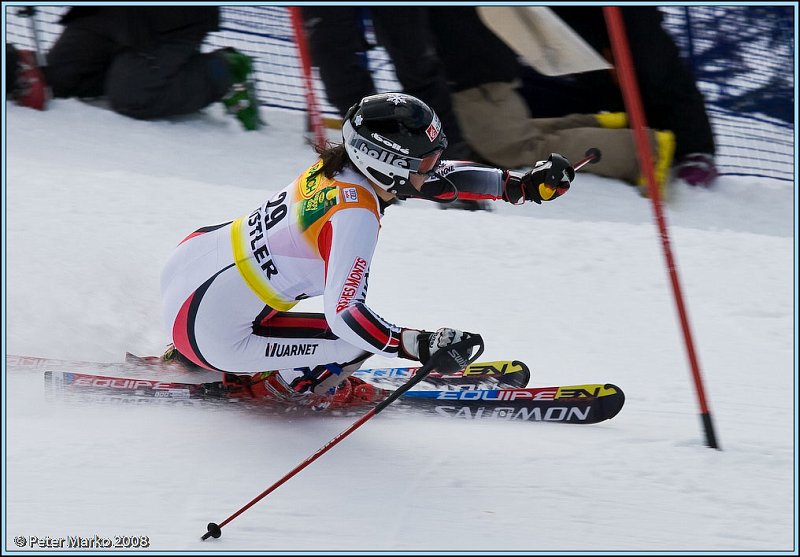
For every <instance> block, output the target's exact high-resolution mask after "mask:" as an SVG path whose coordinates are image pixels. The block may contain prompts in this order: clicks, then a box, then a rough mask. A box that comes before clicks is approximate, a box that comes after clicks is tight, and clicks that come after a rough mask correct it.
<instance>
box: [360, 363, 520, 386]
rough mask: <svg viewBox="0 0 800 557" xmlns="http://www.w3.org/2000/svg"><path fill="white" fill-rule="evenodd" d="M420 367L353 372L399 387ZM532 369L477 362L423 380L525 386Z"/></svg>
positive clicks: (447, 383) (379, 382) (452, 384)
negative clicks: (459, 369) (460, 369)
mask: <svg viewBox="0 0 800 557" xmlns="http://www.w3.org/2000/svg"><path fill="white" fill-rule="evenodd" d="M419 369H420V368H419V367H390V368H381V367H379V368H370V369H360V370H358V371H356V372H355V373H354V374H353V375H354V376H355V377H360V378H361V379H363V380H364V381H368V382H370V383H372V384H373V385H377V386H379V387H388V388H397V387H399V386H400V385H402V384H403V383H405V382H406V381H408V380H409V379H411V378H412V377H413V376H414V375H415V374H416V373H417V371H419ZM530 378H531V372H530V369H529V368H528V366H527V365H525V364H524V363H522V362H520V361H519V360H499V361H494V362H476V363H474V364H471V365H469V366H467V368H466V369H464V370H462V371H460V372H458V373H453V374H447V375H442V374H441V373H439V372H437V371H432V372H431V373H429V374H428V376H427V377H426V378H425V379H424V380H423V381H422V382H421V384H423V385H424V384H428V385H432V386H434V387H447V388H464V387H474V388H500V387H503V388H522V387H526V386H527V385H528V382H529V381H530Z"/></svg>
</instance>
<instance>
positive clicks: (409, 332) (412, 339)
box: [399, 327, 471, 373]
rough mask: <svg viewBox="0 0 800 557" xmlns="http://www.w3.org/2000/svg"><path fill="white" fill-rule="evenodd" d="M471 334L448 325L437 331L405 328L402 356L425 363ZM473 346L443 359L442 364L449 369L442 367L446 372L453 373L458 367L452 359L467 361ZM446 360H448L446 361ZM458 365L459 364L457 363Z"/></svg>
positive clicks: (401, 345) (401, 349) (401, 336)
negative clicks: (454, 365)
mask: <svg viewBox="0 0 800 557" xmlns="http://www.w3.org/2000/svg"><path fill="white" fill-rule="evenodd" d="M468 337H469V335H468V334H467V333H464V332H463V331H459V330H458V329H450V328H447V327H444V328H441V329H439V330H437V331H436V332H435V333H429V332H427V331H417V330H416V329H403V330H402V332H401V333H400V350H399V352H400V357H401V358H406V359H409V360H418V361H419V362H421V363H422V364H423V365H424V364H426V363H428V361H429V360H430V359H431V358H432V357H433V356H434V354H436V353H437V352H438V351H439V350H442V349H446V348H447V347H448V346H450V345H452V344H455V343H457V342H459V341H462V340H464V339H466V338H468ZM470 352H471V348H470V349H467V350H463V353H462V352H459V353H458V354H455V355H451V356H452V357H450V358H446V359H443V360H442V362H441V363H442V365H443V366H445V367H447V368H448V369H440V370H439V371H441V372H444V373H452V372H455V371H458V369H452V367H453V365H452V362H451V361H455V362H458V361H463V362H466V361H468V360H469V358H470ZM445 360H448V361H447V362H445ZM456 366H457V364H456Z"/></svg>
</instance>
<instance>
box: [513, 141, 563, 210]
mask: <svg viewBox="0 0 800 557" xmlns="http://www.w3.org/2000/svg"><path fill="white" fill-rule="evenodd" d="M504 178H505V180H504V185H503V199H505V200H506V201H508V202H509V203H515V204H516V203H519V201H520V200H521V199H523V198H524V199H526V200H528V201H533V202H534V203H539V204H541V203H542V201H550V200H551V199H555V198H556V197H559V196H561V195H564V194H565V193H567V190H569V186H570V184H571V183H572V180H574V179H575V169H574V168H572V165H571V164H570V163H569V161H568V160H567V159H566V158H565V157H563V156H562V155H559V154H558V153H552V154H551V155H550V156H549V157H548V158H547V160H546V161H539V162H537V163H536V164H535V165H534V166H533V168H532V169H531V170H529V171H528V172H526V173H525V174H523V175H522V176H519V175H517V174H514V173H512V172H511V171H509V170H506V171H505V176H504Z"/></svg>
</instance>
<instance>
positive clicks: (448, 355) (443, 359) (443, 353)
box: [201, 334, 484, 540]
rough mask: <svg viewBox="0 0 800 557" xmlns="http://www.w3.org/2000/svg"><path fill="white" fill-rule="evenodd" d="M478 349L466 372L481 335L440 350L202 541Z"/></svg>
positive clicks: (215, 526) (480, 348)
mask: <svg viewBox="0 0 800 557" xmlns="http://www.w3.org/2000/svg"><path fill="white" fill-rule="evenodd" d="M475 346H477V347H478V350H477V352H476V353H475V354H474V355H473V356H472V357H471V358H469V361H467V362H466V363H463V362H459V363H458V364H457V365H456V366H455V367H457V368H459V369H464V368H465V367H467V366H468V365H469V364H471V363H472V362H474V361H475V360H477V359H478V358H479V357H480V355H481V354H483V348H484V346H483V339H482V338H481V336H480V335H473V334H470V336H468V337H467V338H466V339H464V340H461V341H459V342H456V343H453V344H452V345H450V346H449V347H448V348H447V349H443V350H440V351H438V352H436V353H435V354H434V355H433V357H432V358H431V359H430V360H429V361H428V363H426V364H425V365H424V366H422V367H421V368H420V369H419V370H418V371H417V373H415V374H414V376H413V377H412V378H411V379H409V380H408V381H407V382H406V383H405V384H404V385H403V386H402V387H400V388H399V389H397V390H395V391H392V394H390V395H389V396H388V397H386V398H385V399H384V400H383V401H381V403H380V404H378V405H377V406H375V407H374V408H372V409H370V410H369V412H367V413H366V414H364V415H363V416H362V417H360V418H359V419H358V420H356V421H355V422H354V423H353V424H352V425H351V426H350V427H348V428H347V429H345V430H344V431H343V432H341V433H340V434H339V435H337V436H336V437H334V438H333V439H331V440H330V441H328V442H327V443H325V445H323V446H322V447H320V448H319V449H317V452H315V453H314V454H312V455H311V456H309V457H308V458H306V459H305V460H304V461H303V462H301V463H300V464H298V465H297V466H295V467H294V468H293V469H292V470H290V471H289V472H287V473H286V475H284V476H283V477H282V478H281V479H280V480H278V481H277V482H275V483H274V484H272V485H271V486H269V487H268V488H267V489H265V490H264V491H262V492H261V493H260V494H259V495H258V497H256V498H255V499H253V500H252V501H250V502H249V503H247V504H246V505H245V506H243V507H242V508H241V509H239V510H238V511H236V512H235V513H233V514H232V515H231V516H229V517H228V518H226V519H225V520H223V521H222V522H220V523H219V524H217V523H215V522H209V523H208V526H207V529H208V531H207V532H206V533H205V534H203V537H202V538H201V539H202V540H207V539H208V538H218V537H220V536H221V535H222V527H223V526H225V525H226V524H228V523H230V522H231V521H232V520H233V519H234V518H236V517H237V516H239V515H240V514H242V513H244V512H245V511H246V510H247V509H249V508H250V507H252V506H253V505H255V504H256V503H258V502H259V501H261V500H262V499H263V498H264V497H266V496H267V495H269V494H270V493H272V492H273V491H275V490H276V489H278V488H279V487H280V486H282V485H283V484H285V483H286V482H287V481H289V480H290V479H291V478H292V477H294V476H295V475H297V473H298V472H300V471H301V470H303V469H304V468H305V467H306V466H308V465H309V464H311V463H312V462H314V461H315V460H317V459H318V458H319V457H321V456H322V455H324V454H325V453H326V452H328V451H329V450H330V449H332V448H333V447H334V446H335V445H336V444H338V443H339V441H341V440H342V439H344V438H345V437H347V436H348V435H350V434H351V433H353V432H354V431H355V430H357V429H358V428H359V427H361V426H362V425H364V423H366V422H367V421H368V420H370V419H371V418H373V417H374V416H375V415H376V414H378V413H380V412H381V411H382V410H383V409H384V408H386V407H387V406H389V405H390V404H391V403H392V402H394V401H395V400H397V399H398V398H400V397H401V396H402V395H403V393H405V392H406V391H407V390H409V389H410V388H411V387H413V386H414V385H416V384H417V383H419V382H420V381H422V380H423V379H425V377H427V375H428V374H429V373H430V372H431V371H433V370H434V369H436V368H438V367H442V368H443V369H445V368H447V364H450V366H449V367H450V369H453V367H454V366H453V363H454V362H455V360H454V358H453V355H454V354H458V353H459V351H460V350H462V349H470V350H471V349H472V348H473V347H475ZM461 364H463V365H461Z"/></svg>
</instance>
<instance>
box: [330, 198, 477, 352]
mask: <svg viewBox="0 0 800 557" xmlns="http://www.w3.org/2000/svg"><path fill="white" fill-rule="evenodd" d="M325 227H326V229H324V230H323V232H322V234H320V253H321V255H322V257H323V259H324V260H325V269H326V271H325V292H324V306H325V319H326V320H327V321H328V324H329V325H330V327H331V331H333V333H334V334H335V335H336V336H338V337H339V338H341V339H343V340H345V341H347V342H349V343H351V344H353V345H354V346H358V347H359V348H362V349H363V350H366V351H367V352H372V353H373V354H381V355H383V356H388V357H398V356H399V357H401V358H407V359H412V360H418V361H421V362H423V363H424V362H426V361H427V360H428V359H429V358H430V357H431V356H432V355H433V354H434V353H436V352H437V351H438V350H440V349H442V348H444V347H446V346H448V345H450V344H453V343H455V342H458V341H459V340H461V339H462V338H463V336H464V333H462V332H461V331H459V330H456V329H449V328H442V329H439V330H437V331H436V332H435V333H429V332H427V331H419V330H416V329H405V328H401V327H398V326H397V325H393V324H391V323H389V322H388V321H386V320H384V319H383V318H381V317H380V316H379V315H378V314H376V313H375V312H374V311H372V309H370V308H369V306H367V304H366V297H367V279H368V275H369V266H370V263H371V260H372V255H373V253H374V251H375V245H376V242H377V238H378V221H377V219H376V218H375V216H374V215H373V214H372V213H371V212H370V211H367V210H363V209H348V210H345V211H339V212H338V213H336V214H335V215H334V216H333V217H331V220H330V221H328V223H327V224H326V225H325Z"/></svg>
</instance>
